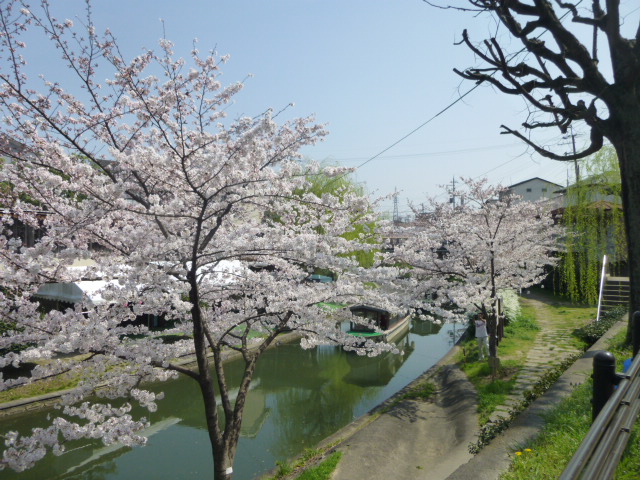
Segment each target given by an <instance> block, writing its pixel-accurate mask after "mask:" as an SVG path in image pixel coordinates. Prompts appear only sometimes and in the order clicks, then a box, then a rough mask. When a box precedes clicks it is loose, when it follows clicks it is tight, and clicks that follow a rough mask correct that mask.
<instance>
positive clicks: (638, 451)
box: [500, 331, 640, 480]
mask: <svg viewBox="0 0 640 480" xmlns="http://www.w3.org/2000/svg"><path fill="white" fill-rule="evenodd" d="M625 335H626V332H625V331H622V332H620V333H619V334H618V335H616V337H614V338H613V339H612V341H611V344H610V347H609V348H610V351H611V352H612V353H614V355H615V356H616V359H617V361H618V370H621V364H622V362H623V361H624V360H625V359H626V358H628V357H629V356H630V353H631V352H630V350H629V348H628V347H627V346H626V345H625V344H624V339H625ZM591 396H592V382H591V380H589V381H588V382H587V383H585V384H584V385H581V386H579V387H577V388H576V389H575V390H574V392H573V393H572V394H571V396H570V397H568V398H566V399H565V400H563V401H562V402H561V403H560V404H559V405H558V406H557V407H556V408H555V409H553V411H551V412H550V413H549V414H548V415H546V416H545V421H546V424H545V427H544V428H543V430H542V432H541V434H540V435H539V436H538V437H537V438H536V439H535V440H533V441H532V442H530V443H529V444H527V445H526V448H523V449H521V450H520V451H519V452H514V453H513V458H514V461H513V463H512V465H511V468H510V470H509V471H508V472H506V473H504V474H503V475H502V476H501V477H500V479H501V480H530V479H534V478H535V479H555V478H558V477H559V476H560V474H561V473H562V471H563V470H564V469H565V467H566V466H567V464H568V463H569V460H570V459H571V457H572V456H573V455H574V453H575V452H576V450H577V449H578V446H579V445H580V443H581V442H582V439H583V438H584V436H585V435H586V434H587V432H588V431H589V428H590V427H591ZM638 472H640V425H639V424H638V422H636V425H635V427H634V430H633V432H632V435H631V439H630V441H629V444H628V445H627V449H626V451H625V454H624V456H623V458H622V461H621V463H620V465H619V467H618V470H617V471H616V476H615V478H616V479H617V480H632V479H637V478H638Z"/></svg>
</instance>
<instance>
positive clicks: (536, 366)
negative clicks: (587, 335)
mask: <svg viewBox="0 0 640 480" xmlns="http://www.w3.org/2000/svg"><path fill="white" fill-rule="evenodd" d="M522 301H523V303H524V304H526V305H530V306H531V307H532V308H533V309H534V310H535V314H536V322H537V323H538V326H539V327H540V332H539V334H538V335H537V337H536V339H535V342H534V346H533V348H532V349H531V350H530V351H529V353H528V354H527V360H526V362H525V365H526V366H525V367H524V368H523V369H522V370H521V371H520V372H519V373H518V376H517V378H516V384H515V387H514V389H513V390H512V391H511V394H510V395H509V396H508V397H507V399H506V401H505V403H504V404H503V405H500V406H498V407H497V408H496V411H495V412H494V413H493V415H492V416H491V418H490V421H496V420H499V419H500V418H504V417H508V416H509V411H510V410H511V409H512V408H513V406H514V405H517V404H518V403H520V402H521V401H522V400H524V398H523V393H524V391H525V390H527V389H529V388H531V387H532V386H533V385H534V384H535V383H536V382H537V381H538V380H539V379H540V378H541V377H542V375H543V374H544V373H545V372H546V371H547V370H549V369H550V368H552V367H553V366H555V365H558V364H559V363H561V362H562V361H563V360H565V359H566V358H568V357H570V356H572V355H575V354H577V353H581V352H582V350H581V349H579V348H577V347H576V346H575V345H574V344H573V343H574V340H572V338H574V337H572V335H571V332H573V330H574V329H575V328H576V327H577V326H579V325H581V324H578V325H576V324H575V323H573V324H571V325H569V326H567V325H566V324H562V323H560V322H558V321H554V319H553V317H554V315H553V313H552V312H551V309H550V307H549V306H548V305H547V304H546V303H544V302H543V301H540V300H539V299H537V298H536V297H535V296H529V297H526V298H523V299H522ZM588 322H589V320H585V321H584V322H583V323H582V324H586V323H588Z"/></svg>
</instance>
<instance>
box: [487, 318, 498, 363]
mask: <svg viewBox="0 0 640 480" xmlns="http://www.w3.org/2000/svg"><path fill="white" fill-rule="evenodd" d="M487 333H488V334H489V358H495V357H497V356H498V319H497V315H496V314H495V311H494V313H492V314H490V315H488V317H487Z"/></svg>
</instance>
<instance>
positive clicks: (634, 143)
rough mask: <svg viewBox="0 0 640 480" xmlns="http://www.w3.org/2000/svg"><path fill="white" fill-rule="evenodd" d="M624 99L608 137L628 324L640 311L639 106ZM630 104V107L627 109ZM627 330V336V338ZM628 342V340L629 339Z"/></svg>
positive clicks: (628, 333)
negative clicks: (617, 179) (621, 225)
mask: <svg viewBox="0 0 640 480" xmlns="http://www.w3.org/2000/svg"><path fill="white" fill-rule="evenodd" d="M629 97H631V96H630V95H627V98H625V99H624V100H625V101H626V102H627V104H626V106H624V107H622V106H621V107H620V109H619V110H618V111H617V113H618V116H617V118H616V119H615V120H616V121H615V125H616V127H617V128H616V131H615V132H614V133H612V134H611V135H609V139H610V140H611V143H612V144H613V146H614V147H615V149H616V153H617V154H618V162H619V164H620V174H621V177H622V205H623V210H624V222H625V228H626V232H627V242H628V257H629V260H628V262H629V284H630V285H629V287H630V290H629V313H630V315H629V322H631V316H632V314H633V312H635V311H640V128H639V127H638V126H639V125H640V105H639V104H638V103H637V102H633V101H631V102H630V101H629V100H631V99H630V98H629ZM630 104H631V105H630ZM630 332H631V329H630V328H629V330H628V332H627V336H629V335H630ZM629 338H630V337H629Z"/></svg>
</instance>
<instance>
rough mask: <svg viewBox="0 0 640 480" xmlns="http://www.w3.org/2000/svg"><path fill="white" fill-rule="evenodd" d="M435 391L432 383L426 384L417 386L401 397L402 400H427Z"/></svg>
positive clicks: (435, 388)
mask: <svg viewBox="0 0 640 480" xmlns="http://www.w3.org/2000/svg"><path fill="white" fill-rule="evenodd" d="M436 390H437V387H436V386H435V384H434V383H431V382H426V383H423V384H421V385H419V386H417V387H416V388H415V389H413V390H410V391H409V392H407V393H405V394H404V395H403V396H402V399H403V400H404V399H409V400H413V399H416V398H420V399H422V400H427V399H429V398H431V397H432V396H433V394H434V393H436Z"/></svg>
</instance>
